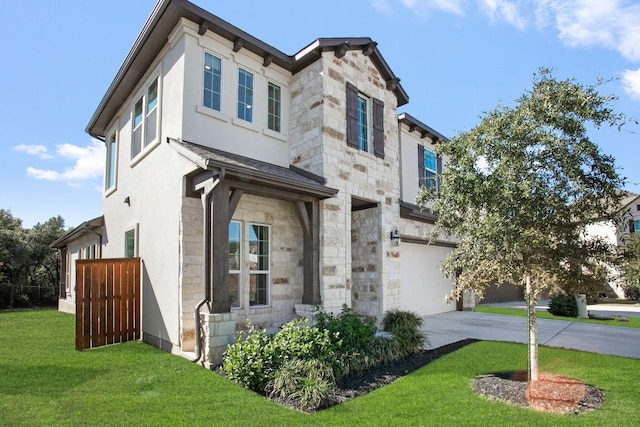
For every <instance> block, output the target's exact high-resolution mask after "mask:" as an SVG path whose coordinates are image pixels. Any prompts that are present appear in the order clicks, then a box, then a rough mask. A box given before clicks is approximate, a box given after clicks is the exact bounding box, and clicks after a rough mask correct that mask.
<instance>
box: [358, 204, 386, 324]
mask: <svg viewBox="0 0 640 427" xmlns="http://www.w3.org/2000/svg"><path fill="white" fill-rule="evenodd" d="M351 256H352V261H351V278H352V288H351V291H352V292H351V303H352V308H353V309H354V310H356V311H358V312H361V313H370V314H373V313H379V314H382V313H381V311H380V299H381V297H380V292H381V290H382V288H381V286H380V283H381V282H380V272H379V271H378V269H379V267H380V261H381V258H382V257H381V256H380V223H379V221H378V208H370V209H364V210H360V211H356V212H352V213H351Z"/></svg>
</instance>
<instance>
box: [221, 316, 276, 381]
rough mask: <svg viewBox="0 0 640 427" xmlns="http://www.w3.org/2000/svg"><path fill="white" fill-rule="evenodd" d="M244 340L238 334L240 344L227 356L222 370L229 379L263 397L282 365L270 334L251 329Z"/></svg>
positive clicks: (228, 349)
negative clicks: (279, 364)
mask: <svg viewBox="0 0 640 427" xmlns="http://www.w3.org/2000/svg"><path fill="white" fill-rule="evenodd" d="M246 333H247V337H246V339H243V333H242V332H238V334H237V335H236V342H235V343H234V344H231V345H230V346H229V347H228V348H227V351H225V353H224V356H223V365H222V369H223V370H224V372H225V374H227V375H228V377H229V378H230V379H231V380H232V381H234V382H236V383H238V384H240V385H242V386H244V387H247V388H248V389H251V390H253V391H255V392H257V393H263V392H264V390H265V387H266V386H267V383H268V382H269V381H270V380H271V379H272V378H273V375H274V374H275V371H276V370H277V369H278V363H277V362H278V361H277V358H276V352H275V349H274V346H273V342H272V339H271V337H270V336H269V335H267V332H266V331H265V330H264V329H263V330H256V329H255V328H254V327H253V325H249V330H248V331H247V332H246Z"/></svg>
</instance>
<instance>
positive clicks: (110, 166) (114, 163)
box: [104, 129, 119, 194]
mask: <svg viewBox="0 0 640 427" xmlns="http://www.w3.org/2000/svg"><path fill="white" fill-rule="evenodd" d="M105 145H106V162H105V163H106V164H105V173H104V190H105V193H109V194H110V193H112V192H113V191H115V189H116V188H117V182H118V155H119V153H118V130H117V129H112V130H111V132H109V133H108V134H107V139H106V140H105Z"/></svg>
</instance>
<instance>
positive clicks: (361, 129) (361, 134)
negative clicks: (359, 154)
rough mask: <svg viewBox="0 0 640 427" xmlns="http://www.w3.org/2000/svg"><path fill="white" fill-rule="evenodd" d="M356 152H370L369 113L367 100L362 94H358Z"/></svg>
mask: <svg viewBox="0 0 640 427" xmlns="http://www.w3.org/2000/svg"><path fill="white" fill-rule="evenodd" d="M357 102H358V104H357V105H358V111H357V115H358V150H360V151H364V152H365V153H370V152H371V144H370V143H369V140H370V138H369V134H370V133H371V132H370V131H369V129H370V128H371V127H370V119H369V118H370V116H371V114H370V113H369V109H370V108H369V104H370V102H369V98H368V97H366V96H364V95H363V94H362V93H358V100H357Z"/></svg>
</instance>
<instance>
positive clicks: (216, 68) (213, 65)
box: [202, 52, 222, 111]
mask: <svg viewBox="0 0 640 427" xmlns="http://www.w3.org/2000/svg"><path fill="white" fill-rule="evenodd" d="M221 99H222V60H221V59H220V58H218V57H217V56H214V55H212V54H210V53H207V52H205V54H204V88H203V98H202V105H204V106H205V107H208V108H211V109H212V110H216V111H220V109H221Z"/></svg>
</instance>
